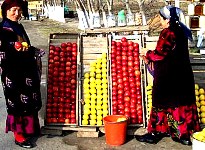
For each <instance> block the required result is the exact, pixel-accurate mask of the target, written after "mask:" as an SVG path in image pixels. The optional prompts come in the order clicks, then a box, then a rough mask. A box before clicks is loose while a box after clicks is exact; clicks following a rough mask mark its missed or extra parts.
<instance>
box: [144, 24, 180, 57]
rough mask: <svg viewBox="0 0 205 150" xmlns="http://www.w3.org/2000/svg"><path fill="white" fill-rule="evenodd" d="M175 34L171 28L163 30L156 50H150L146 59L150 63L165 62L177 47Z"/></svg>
mask: <svg viewBox="0 0 205 150" xmlns="http://www.w3.org/2000/svg"><path fill="white" fill-rule="evenodd" d="M175 39H176V38H175V34H174V32H172V31H170V29H169V28H166V29H164V30H162V32H161V34H160V36H159V40H158V41H157V46H156V49H155V50H149V51H148V52H147V53H146V58H147V59H148V60H150V61H159V60H163V59H164V58H165V57H166V56H167V54H168V53H169V51H171V50H173V49H174V47H175Z"/></svg>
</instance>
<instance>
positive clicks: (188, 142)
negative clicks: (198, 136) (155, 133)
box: [172, 137, 192, 145]
mask: <svg viewBox="0 0 205 150" xmlns="http://www.w3.org/2000/svg"><path fill="white" fill-rule="evenodd" d="M172 140H173V141H175V142H179V143H181V144H183V145H192V142H191V140H190V139H188V138H181V139H179V138H176V137H173V138H172Z"/></svg>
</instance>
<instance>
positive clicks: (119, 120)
mask: <svg viewBox="0 0 205 150" xmlns="http://www.w3.org/2000/svg"><path fill="white" fill-rule="evenodd" d="M125 120H127V119H126V118H125V117H121V118H118V119H117V122H121V121H125Z"/></svg>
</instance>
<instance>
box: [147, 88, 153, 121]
mask: <svg viewBox="0 0 205 150" xmlns="http://www.w3.org/2000/svg"><path fill="white" fill-rule="evenodd" d="M146 92H147V119H148V120H149V118H150V111H151V109H152V85H150V84H149V85H147V87H146Z"/></svg>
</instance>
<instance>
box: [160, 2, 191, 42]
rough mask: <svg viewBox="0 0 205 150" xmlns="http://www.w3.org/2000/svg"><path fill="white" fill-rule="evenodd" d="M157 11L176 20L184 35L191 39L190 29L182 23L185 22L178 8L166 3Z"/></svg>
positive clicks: (167, 17)
mask: <svg viewBox="0 0 205 150" xmlns="http://www.w3.org/2000/svg"><path fill="white" fill-rule="evenodd" d="M171 11H172V12H171ZM159 12H160V14H161V15H162V16H163V17H165V18H166V19H169V20H172V21H175V22H178V23H179V25H180V26H181V28H182V29H183V30H184V33H185V35H186V37H187V38H188V39H189V40H190V41H192V40H193V38H192V33H191V30H190V29H189V28H187V26H186V25H185V24H184V23H185V19H184V14H183V12H182V10H181V9H180V8H178V7H174V6H171V5H168V6H164V7H163V8H161V9H160V11H159ZM172 17H175V18H172Z"/></svg>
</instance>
